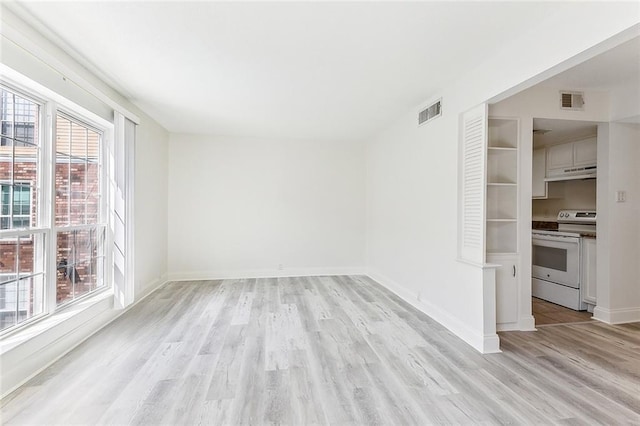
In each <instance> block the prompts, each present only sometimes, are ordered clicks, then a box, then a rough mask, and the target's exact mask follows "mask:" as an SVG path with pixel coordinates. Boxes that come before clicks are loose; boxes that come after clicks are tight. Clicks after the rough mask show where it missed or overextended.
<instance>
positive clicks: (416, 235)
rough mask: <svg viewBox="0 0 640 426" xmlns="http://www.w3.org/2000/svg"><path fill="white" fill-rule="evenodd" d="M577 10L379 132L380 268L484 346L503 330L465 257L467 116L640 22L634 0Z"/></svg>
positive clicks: (375, 206) (372, 211)
mask: <svg viewBox="0 0 640 426" xmlns="http://www.w3.org/2000/svg"><path fill="white" fill-rule="evenodd" d="M573 12H575V11H573ZM573 12H572V13H573ZM572 13H566V14H565V13H564V10H563V9H562V8H559V12H558V14H556V15H555V16H553V17H550V18H549V19H547V20H545V21H542V22H541V23H540V27H539V28H538V30H537V31H535V32H532V33H528V34H523V36H522V38H521V39H519V40H513V41H511V42H510V43H509V44H506V45H505V46H504V47H503V48H502V50H501V51H499V52H497V53H496V54H495V55H493V56H489V55H488V56H487V60H486V61H485V62H484V63H482V64H480V65H479V66H478V67H477V68H476V69H473V70H469V73H468V75H467V76H466V77H465V78H463V79H461V80H459V81H457V82H454V83H453V84H451V85H449V86H447V87H445V88H443V90H442V92H440V93H437V94H434V95H437V96H438V97H439V96H442V97H443V111H444V113H443V116H442V117H441V118H438V119H436V120H434V121H433V122H432V123H429V124H427V125H425V126H422V127H418V126H417V112H418V108H415V109H412V110H409V111H407V113H406V114H404V115H403V116H401V117H399V118H398V119H397V120H396V121H395V123H394V124H393V125H391V126H389V127H388V128H387V129H386V130H385V131H383V132H381V133H380V134H379V135H377V136H375V137H373V138H372V139H371V141H370V145H369V147H368V150H367V266H368V270H369V272H370V275H371V276H372V277H374V278H376V279H377V280H378V281H380V282H381V283H382V284H384V285H386V286H388V287H390V288H392V289H394V290H395V291H396V292H398V294H400V295H402V296H403V297H404V298H405V299H406V300H407V301H409V302H411V303H413V304H414V305H415V306H417V307H418V308H420V309H422V310H423V311H424V312H426V313H427V314H429V315H431V316H432V317H434V318H435V319H436V320H438V321H440V322H441V323H442V324H443V325H445V326H446V327H448V328H449V329H451V330H453V331H454V332H455V333H456V334H458V335H459V336H461V337H462V338H463V339H464V340H466V341H467V342H468V343H470V344H471V345H473V346H474V347H476V348H477V349H478V350H481V351H487V349H488V350H492V349H495V345H494V343H495V340H496V339H497V337H496V334H495V328H494V329H493V330H491V329H490V327H489V326H487V324H486V323H485V322H484V321H483V320H484V319H485V318H486V317H487V316H488V314H489V313H488V312H485V307H484V300H483V294H484V293H483V292H484V290H485V289H483V288H482V287H483V270H482V267H479V266H474V265H469V264H465V263H461V262H456V239H457V237H456V235H457V220H458V217H457V213H456V212H457V190H458V183H457V178H458V176H457V166H458V134H459V116H460V114H461V113H463V112H464V111H466V110H468V109H470V108H472V107H473V106H475V105H477V104H479V103H481V102H484V101H486V100H489V99H492V98H494V97H496V98H497V97H498V96H499V95H501V94H502V93H508V92H510V91H511V92H512V91H513V90H514V89H513V87H514V86H519V89H524V88H526V87H527V86H529V87H530V86H531V85H533V84H535V83H537V82H539V81H542V80H543V79H544V78H545V76H551V75H553V74H554V73H557V72H559V71H563V70H565V69H567V68H569V67H570V66H572V65H573V64H575V63H577V60H575V59H571V58H573V57H574V56H576V55H578V54H580V53H581V52H585V51H588V55H587V54H585V53H583V57H582V59H583V60H584V59H587V57H586V56H589V55H595V54H597V53H601V51H602V50H604V49H605V48H607V47H605V46H599V47H598V48H596V49H591V50H589V49H590V48H592V47H593V46H595V45H596V44H598V43H600V42H602V41H603V40H606V39H608V38H609V37H612V36H614V35H615V34H617V33H619V32H621V31H623V30H626V29H628V28H629V27H631V26H632V25H637V23H638V17H637V13H636V7H635V5H630V4H626V5H625V4H611V3H608V4H606V5H605V4H585V5H584V7H582V8H581V11H580V14H579V15H580V16H578V17H576V16H574V15H573V14H572ZM566 19H571V20H572V21H574V20H575V19H578V20H579V21H580V22H581V27H583V28H589V31H577V32H574V33H569V34H567V33H566V31H564V30H563V25H561V23H562V22H563V21H565V20H566ZM633 31H634V32H636V33H637V28H635V29H634V30H633ZM621 37H622V36H621ZM624 37H628V35H627V33H625V35H624ZM627 39H628V38H627ZM625 40H626V39H625ZM620 42H622V40H613V41H611V42H609V43H605V44H608V46H609V47H612V46H613V45H614V44H615V43H620ZM599 49H600V50H599ZM559 64H560V65H559ZM523 82H525V83H523ZM514 93H515V92H514ZM524 127H525V126H523V128H524ZM528 128H529V129H531V124H530V123H529V124H528ZM528 149H529V150H530V149H531V145H530V144H529V147H528ZM522 173H528V175H529V178H528V184H529V186H530V182H531V177H530V176H531V170H530V165H529V170H528V171H527V170H521V176H522ZM521 183H522V184H526V183H527V181H522V182H521ZM521 208H522V206H521ZM527 208H528V210H529V212H530V211H531V204H530V202H529V203H528V204H527ZM521 256H523V254H522V253H521ZM529 273H530V272H529ZM523 300H524V299H523ZM492 306H494V305H492ZM529 309H530V303H529ZM529 316H530V315H529Z"/></svg>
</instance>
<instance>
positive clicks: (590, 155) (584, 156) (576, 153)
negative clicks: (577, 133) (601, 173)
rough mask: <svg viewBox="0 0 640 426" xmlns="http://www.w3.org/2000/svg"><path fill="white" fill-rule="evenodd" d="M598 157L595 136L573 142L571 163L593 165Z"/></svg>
mask: <svg viewBox="0 0 640 426" xmlns="http://www.w3.org/2000/svg"><path fill="white" fill-rule="evenodd" d="M597 159H598V144H597V141H596V138H595V137H593V138H589V139H585V140H581V141H577V142H574V143H573V165H574V166H576V167H577V166H595V165H596V162H597Z"/></svg>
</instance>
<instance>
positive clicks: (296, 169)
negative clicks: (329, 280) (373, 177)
mask: <svg viewBox="0 0 640 426" xmlns="http://www.w3.org/2000/svg"><path fill="white" fill-rule="evenodd" d="M364 182H365V169H364V149H363V147H362V146H361V145H358V144H347V143H345V144H338V143H329V144H328V143H325V142H323V141H281V140H260V139H238V138H227V137H213V136H194V135H173V134H172V135H171V142H170V151H169V271H170V277H171V278H172V279H204V278H219V277H253V276H283V275H300V274H302V275H306V274H331V273H336V274H337V273H358V272H362V271H363V270H364V268H363V267H364V220H363V219H364V204H365V203H364ZM279 265H282V267H281V268H279Z"/></svg>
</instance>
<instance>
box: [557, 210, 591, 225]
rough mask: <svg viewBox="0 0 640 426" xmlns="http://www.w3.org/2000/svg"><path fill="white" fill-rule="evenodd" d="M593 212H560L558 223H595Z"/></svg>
mask: <svg viewBox="0 0 640 426" xmlns="http://www.w3.org/2000/svg"><path fill="white" fill-rule="evenodd" d="M596 216H597V215H596V212H595V210H560V213H558V223H589V224H595V223H596Z"/></svg>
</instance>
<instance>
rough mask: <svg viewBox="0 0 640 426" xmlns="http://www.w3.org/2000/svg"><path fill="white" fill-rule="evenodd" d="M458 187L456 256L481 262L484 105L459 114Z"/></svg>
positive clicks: (485, 150)
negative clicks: (460, 115)
mask: <svg viewBox="0 0 640 426" xmlns="http://www.w3.org/2000/svg"><path fill="white" fill-rule="evenodd" d="M461 148H462V156H461V162H462V164H461V177H460V178H461V188H460V214H461V218H460V228H461V229H460V257H461V258H462V259H463V260H467V261H471V262H476V263H484V260H485V245H484V229H485V228H484V227H485V188H486V163H487V161H486V152H487V105H486V104H482V105H479V106H477V107H475V108H473V109H472V110H470V111H468V112H466V113H465V114H464V115H463V133H462V147H461Z"/></svg>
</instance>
